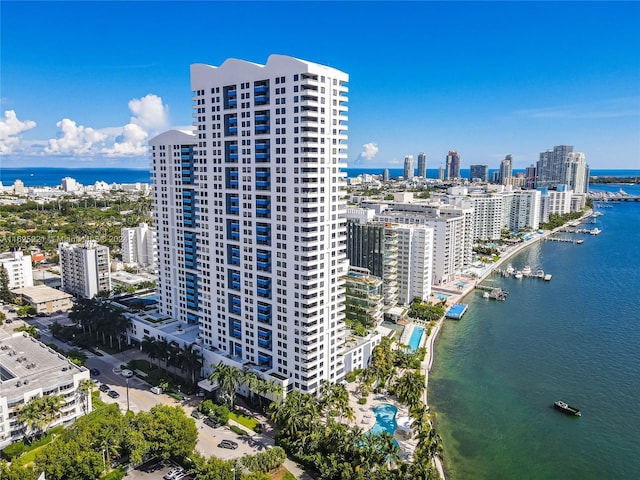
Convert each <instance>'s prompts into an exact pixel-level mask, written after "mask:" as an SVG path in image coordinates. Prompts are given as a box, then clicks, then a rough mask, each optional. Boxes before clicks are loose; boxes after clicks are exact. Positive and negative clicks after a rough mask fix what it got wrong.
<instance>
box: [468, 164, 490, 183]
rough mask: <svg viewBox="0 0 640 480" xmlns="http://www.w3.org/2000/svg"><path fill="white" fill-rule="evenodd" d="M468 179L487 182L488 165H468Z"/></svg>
mask: <svg viewBox="0 0 640 480" xmlns="http://www.w3.org/2000/svg"><path fill="white" fill-rule="evenodd" d="M469 180H471V181H472V182H478V181H479V182H488V181H489V165H470V166H469Z"/></svg>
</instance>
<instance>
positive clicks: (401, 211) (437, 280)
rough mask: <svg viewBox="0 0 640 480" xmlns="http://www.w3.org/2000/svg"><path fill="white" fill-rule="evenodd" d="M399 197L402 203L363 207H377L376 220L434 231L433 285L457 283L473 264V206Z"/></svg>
mask: <svg viewBox="0 0 640 480" xmlns="http://www.w3.org/2000/svg"><path fill="white" fill-rule="evenodd" d="M394 197H395V194H394ZM397 198H402V201H397V200H396V201H393V202H373V201H371V202H363V206H366V207H369V208H376V209H377V211H378V212H379V213H378V214H377V215H376V217H375V219H376V221H379V222H385V223H398V224H401V225H425V226H427V227H431V228H432V229H433V256H432V260H433V261H432V272H431V275H432V276H431V284H432V285H439V284H442V283H446V282H449V281H451V280H453V279H454V278H455V276H456V275H459V274H460V273H462V272H463V271H464V270H465V269H466V268H467V267H468V266H469V265H471V263H472V260H473V239H474V238H475V237H474V217H473V212H474V210H473V207H458V206H455V205H445V204H441V203H439V202H433V201H431V202H429V201H426V202H425V201H416V200H413V199H412V196H411V195H407V194H406V193H404V194H402V195H400V196H398V197H397Z"/></svg>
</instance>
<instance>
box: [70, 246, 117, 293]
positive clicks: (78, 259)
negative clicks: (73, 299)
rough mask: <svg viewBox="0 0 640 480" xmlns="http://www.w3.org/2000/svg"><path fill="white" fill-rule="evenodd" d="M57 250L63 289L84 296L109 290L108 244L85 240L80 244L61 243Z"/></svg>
mask: <svg viewBox="0 0 640 480" xmlns="http://www.w3.org/2000/svg"><path fill="white" fill-rule="evenodd" d="M58 251H59V254H60V276H61V279H62V290H64V291H65V292H68V293H71V294H73V295H78V296H80V297H84V298H93V297H94V296H95V295H97V294H98V293H99V292H102V291H110V290H111V274H110V272H109V264H110V259H109V247H105V246H104V245H99V244H98V243H97V242H96V241H95V240H87V241H85V242H84V244H80V245H70V244H68V243H66V242H62V243H60V244H59V245H58Z"/></svg>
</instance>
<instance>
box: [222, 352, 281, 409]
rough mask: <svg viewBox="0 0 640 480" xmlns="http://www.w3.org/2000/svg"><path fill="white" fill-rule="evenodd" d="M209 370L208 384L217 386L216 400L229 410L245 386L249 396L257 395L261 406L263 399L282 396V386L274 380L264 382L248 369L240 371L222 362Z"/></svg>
mask: <svg viewBox="0 0 640 480" xmlns="http://www.w3.org/2000/svg"><path fill="white" fill-rule="evenodd" d="M211 368H212V371H211V374H210V375H209V382H211V383H212V384H213V383H217V384H218V398H219V400H220V401H221V402H222V403H223V404H224V405H226V406H227V407H228V408H229V409H230V410H232V409H233V407H234V405H235V399H236V394H237V391H238V389H239V388H240V387H241V386H245V387H246V388H247V389H248V390H249V392H250V394H251V395H254V394H256V395H258V397H259V398H260V405H261V406H262V398H263V397H267V396H269V395H272V396H274V397H275V398H278V397H281V396H282V393H283V392H282V385H280V384H279V383H278V382H276V381H275V380H265V379H263V378H262V377H260V376H259V375H258V374H257V373H255V372H254V371H252V370H249V369H248V368H245V369H240V368H238V367H234V366H233V365H226V364H224V363H223V362H222V361H220V362H219V363H218V364H216V365H211Z"/></svg>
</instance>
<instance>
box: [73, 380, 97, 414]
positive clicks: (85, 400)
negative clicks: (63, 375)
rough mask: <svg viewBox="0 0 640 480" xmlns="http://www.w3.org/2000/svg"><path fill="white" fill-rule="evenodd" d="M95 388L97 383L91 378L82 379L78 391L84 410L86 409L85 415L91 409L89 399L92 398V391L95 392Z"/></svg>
mask: <svg viewBox="0 0 640 480" xmlns="http://www.w3.org/2000/svg"><path fill="white" fill-rule="evenodd" d="M94 388H95V384H94V383H93V381H92V380H91V379H89V378H85V379H84V380H81V381H80V383H79V384H78V391H77V392H78V395H79V396H80V399H81V401H82V410H83V411H84V414H85V415H86V414H87V413H88V411H89V399H90V398H91V392H93V389H94Z"/></svg>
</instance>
